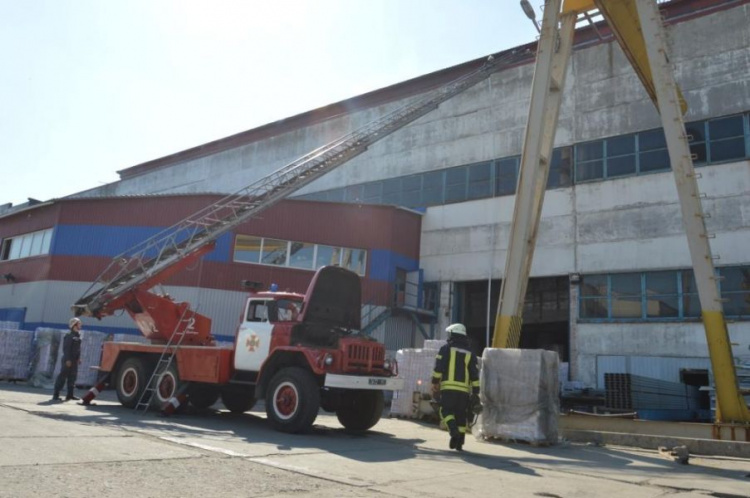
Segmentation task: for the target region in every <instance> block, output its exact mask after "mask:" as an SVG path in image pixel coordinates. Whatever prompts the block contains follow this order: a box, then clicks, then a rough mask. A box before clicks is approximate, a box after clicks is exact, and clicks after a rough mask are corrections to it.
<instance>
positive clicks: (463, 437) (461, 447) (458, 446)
mask: <svg viewBox="0 0 750 498" xmlns="http://www.w3.org/2000/svg"><path fill="white" fill-rule="evenodd" d="M465 441H466V434H461V435H459V436H458V438H457V441H456V451H463V450H464V442H465Z"/></svg>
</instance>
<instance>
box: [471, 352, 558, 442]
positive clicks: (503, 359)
mask: <svg viewBox="0 0 750 498" xmlns="http://www.w3.org/2000/svg"><path fill="white" fill-rule="evenodd" d="M558 363H559V358H558V355H557V353H555V352H552V351H543V350H536V349H534V350H530V349H493V348H487V349H485V350H484V354H483V356H482V365H483V368H482V371H481V398H482V404H483V405H484V411H483V412H482V416H481V421H480V422H479V424H478V425H479V434H480V435H481V436H483V437H485V438H499V439H505V440H518V441H526V442H529V443H536V444H554V443H556V442H557V422H558V414H559V404H560V402H559V397H558V390H559V388H558V385H559V379H558V375H559V372H558V368H559V367H558Z"/></svg>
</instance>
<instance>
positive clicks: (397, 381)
mask: <svg viewBox="0 0 750 498" xmlns="http://www.w3.org/2000/svg"><path fill="white" fill-rule="evenodd" d="M324 387H334V388H341V389H370V390H374V391H400V390H401V389H403V388H404V379H402V378H400V377H369V376H362V375H340V374H330V373H329V374H326V379H325V384H324Z"/></svg>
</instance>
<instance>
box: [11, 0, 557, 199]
mask: <svg viewBox="0 0 750 498" xmlns="http://www.w3.org/2000/svg"><path fill="white" fill-rule="evenodd" d="M531 3H532V5H534V6H535V8H536V9H537V18H541V10H540V6H541V5H542V4H543V2H542V1H541V0H532V2H531ZM536 36H537V33H536V30H535V28H534V26H533V24H532V23H531V21H530V20H529V19H528V18H526V17H525V16H524V14H523V12H522V10H521V8H520V6H519V2H518V1H517V0H263V1H261V0H244V1H237V0H205V1H203V0H200V1H199V0H106V1H105V0H27V1H18V0H0V65H1V66H0V187H2V188H1V189H0V205H2V204H6V203H8V202H12V203H13V204H14V205H17V204H20V203H23V202H26V201H27V199H28V198H33V199H37V200H42V201H44V200H49V199H54V198H60V197H64V196H67V195H71V194H74V193H76V192H80V191H83V190H86V189H89V188H93V187H97V186H100V185H104V184H106V183H111V182H113V181H117V180H118V178H119V176H118V175H117V171H118V170H122V169H125V168H128V167H130V166H135V165H137V164H140V163H143V162H146V161H150V160H153V159H157V158H160V157H163V156H166V155H170V154H173V153H176V152H179V151H182V150H185V149H189V148H192V147H196V146H199V145H202V144H204V143H207V142H211V141H213V140H217V139H220V138H223V137H227V136H230V135H233V134H235V133H239V132H242V131H245V130H249V129H252V128H255V127H258V126H261V125H263V124H266V123H271V122H274V121H277V120H280V119H283V118H286V117H289V116H293V115H296V114H299V113H303V112H306V111H310V110H313V109H316V108H318V107H322V106H325V105H328V104H331V103H334V102H339V101H341V100H345V99H348V98H351V97H354V96H356V95H360V94H363V93H366V92H368V91H371V90H376V89H378V88H383V87H386V86H389V85H392V84H395V83H399V82H402V81H405V80H408V79H411V78H415V77H418V76H421V75H425V74H428V73H431V72H433V71H437V70H440V69H444V68H447V67H451V66H454V65H457V64H461V63H463V62H467V61H470V60H473V59H476V58H479V57H484V56H487V55H488V54H491V53H494V52H498V51H501V50H505V49H508V48H511V47H514V46H517V45H522V44H525V43H529V42H532V41H534V40H535V39H536Z"/></svg>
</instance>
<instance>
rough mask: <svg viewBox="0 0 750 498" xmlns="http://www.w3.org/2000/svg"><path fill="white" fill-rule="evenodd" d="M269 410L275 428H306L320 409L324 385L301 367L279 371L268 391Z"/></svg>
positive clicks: (286, 429)
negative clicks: (322, 386)
mask: <svg viewBox="0 0 750 498" xmlns="http://www.w3.org/2000/svg"><path fill="white" fill-rule="evenodd" d="M266 393H267V394H266V414H267V415H268V420H270V421H271V425H272V426H273V428H274V429H276V430H277V431H281V432H288V433H298V432H306V431H308V430H310V427H312V424H313V422H314V421H315V418H316V417H317V416H318V410H319V409H320V387H318V384H317V383H316V382H315V379H314V378H313V376H312V374H310V372H308V371H307V370H304V369H302V368H299V367H291V368H284V369H282V370H280V371H279V372H277V373H276V375H274V376H273V378H272V379H271V382H270V384H269V386H268V390H267V391H266Z"/></svg>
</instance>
